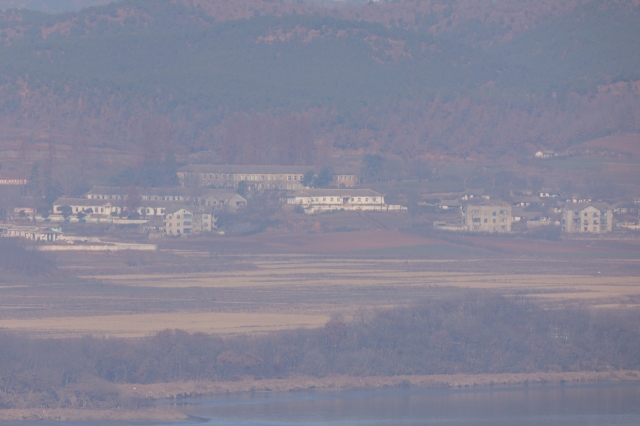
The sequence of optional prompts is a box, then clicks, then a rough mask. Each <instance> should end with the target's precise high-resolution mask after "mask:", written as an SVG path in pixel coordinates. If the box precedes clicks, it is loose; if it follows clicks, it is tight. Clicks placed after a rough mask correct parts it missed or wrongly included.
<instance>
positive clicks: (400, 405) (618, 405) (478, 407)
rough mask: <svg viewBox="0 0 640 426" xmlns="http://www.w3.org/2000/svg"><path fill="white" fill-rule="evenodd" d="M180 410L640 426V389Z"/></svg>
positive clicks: (568, 388) (342, 395)
mask: <svg viewBox="0 0 640 426" xmlns="http://www.w3.org/2000/svg"><path fill="white" fill-rule="evenodd" d="M179 408H180V410H182V411H183V412H185V413H187V414H190V415H192V416H197V417H201V418H203V420H202V423H198V422H195V421H187V422H179V423H170V424H168V425H173V426H186V425H190V426H193V425H195V424H211V425H216V426H291V425H309V426H342V425H345V426H346V425H349V426H350V425H354V426H391V425H405V426H411V425H450V426H471V425H483V426H484V425H486V426H488V425H491V426H507V425H509V426H511V425H519V426H555V425H558V426H559V425H562V426H573V425H575V426H585V425H607V426H623V425H624V426H631V425H633V426H638V425H640V383H631V384H602V383H598V384H589V385H557V386H529V387H527V386H522V387H483V388H472V389H416V388H407V389H383V390H370V391H335V392H326V391H316V392H311V391H309V392H289V393H256V394H251V395H230V396H226V397H219V398H215V399H192V400H186V401H185V403H183V404H180V405H179ZM204 419H206V420H204ZM37 424H38V425H43V424H51V425H62V423H43V422H39V423H37ZM66 424H70V425H75V426H79V425H83V426H84V425H90V426H97V425H102V423H94V422H91V423H86V422H78V423H66ZM121 424H123V423H121ZM128 424H130V425H134V424H137V425H139V424H140V423H127V425H128ZM145 424H147V425H155V424H160V423H145ZM22 425H24V423H23V424H22ZM164 425H167V423H164Z"/></svg>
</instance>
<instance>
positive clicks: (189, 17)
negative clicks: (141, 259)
mask: <svg viewBox="0 0 640 426" xmlns="http://www.w3.org/2000/svg"><path fill="white" fill-rule="evenodd" d="M483 12H484V13H483ZM520 15H523V16H526V18H522V17H521V16H520ZM474 16H476V18H474ZM410 17H413V19H409V18H410ZM516 17H517V18H516ZM638 22H640V6H639V5H638V4H637V2H631V1H619V2H618V1H609V0H594V1H578V0H576V1H570V2H567V3H566V4H565V5H564V6H559V7H556V8H555V9H554V7H553V3H551V2H549V1H547V0H538V1H537V2H535V1H534V2H527V1H520V0H516V1H513V2H489V1H486V2H446V1H444V0H442V1H433V2H427V1H425V2H402V3H398V4H386V5H367V6H363V7H361V8H351V9H341V10H337V9H322V8H320V7H318V6H317V5H314V4H304V3H293V2H272V1H266V0H264V1H262V0H247V1H246V2H235V1H229V0H226V1H225V0H180V1H170V0H136V1H125V2H121V3H117V4H109V5H106V6H100V7H94V8H90V9H85V10H82V11H80V12H78V13H67V14H63V15H56V16H52V15H46V14H43V13H38V12H29V11H20V12H15V11H13V12H8V13H4V14H0V23H1V25H2V29H0V43H2V47H0V76H1V77H0V79H1V80H0V85H1V87H2V88H1V89H0V90H1V91H2V102H1V103H0V119H3V120H4V121H5V122H7V123H9V122H13V123H16V121H15V120H17V119H18V117H20V119H19V120H21V121H20V122H21V123H23V122H25V120H27V121H28V120H31V121H33V122H34V123H35V124H33V126H35V127H37V126H41V125H44V123H45V122H48V123H47V124H46V125H47V126H49V127H51V126H54V127H55V126H60V131H61V132H65V131H67V132H68V131H69V130H68V129H69V128H70V126H72V124H69V121H68V120H67V122H66V123H63V122H62V120H59V117H68V118H73V120H74V122H77V121H78V119H79V118H82V117H85V121H84V122H85V123H88V122H90V121H92V120H93V121H95V120H103V122H101V124H100V125H99V126H98V125H97V124H95V125H93V126H92V130H91V131H92V132H94V133H95V134H94V136H93V139H95V140H104V139H105V138H107V139H116V138H117V139H121V140H130V141H131V142H132V143H136V142H135V140H136V138H138V139H139V136H135V131H134V130H130V131H127V130H126V129H128V128H131V129H133V128H134V127H135V126H138V127H139V126H140V125H138V124H133V123H132V120H133V121H136V120H138V121H140V120H142V121H144V120H147V121H148V120H149V119H150V117H165V118H167V117H168V118H169V119H170V120H172V121H173V123H174V125H175V126H177V127H179V128H180V131H178V132H177V133H178V134H180V135H181V136H180V139H181V141H180V144H181V145H182V146H183V147H184V149H190V150H200V149H211V150H213V151H215V152H216V153H217V155H223V154H222V153H223V152H228V151H229V150H226V149H225V144H228V143H231V142H228V141H230V140H231V139H229V136H228V135H229V130H228V129H229V128H233V127H234V126H235V124H233V123H234V120H236V119H237V116H234V114H235V112H236V111H245V114H250V115H252V116H253V117H257V115H256V114H261V113H263V112H267V113H268V114H270V115H272V116H275V117H278V116H283V115H287V114H294V115H295V114H303V115H304V116H305V117H306V118H305V120H309V123H310V124H309V126H311V127H312V128H313V131H312V132H311V133H310V135H311V136H309V138H311V139H316V140H318V139H323V140H329V141H331V142H330V144H331V146H332V147H333V148H336V149H358V150H372V151H381V152H389V153H395V154H400V153H402V155H421V154H424V153H425V152H426V151H433V150H438V151H441V150H444V151H446V152H449V153H456V154H457V155H469V154H470V153H484V154H486V153H489V152H491V153H492V154H491V155H498V153H500V152H502V153H503V154H504V153H507V152H512V153H513V152H519V151H520V152H522V151H526V150H527V149H530V148H529V147H527V146H530V145H535V144H540V143H545V144H546V145H549V146H556V147H560V146H566V144H568V143H570V142H571V141H575V140H579V139H581V138H585V137H587V136H589V135H593V134H598V135H599V134H606V133H607V132H612V131H616V130H618V129H620V128H624V130H625V131H635V127H634V126H636V127H637V123H636V124H634V121H633V120H632V119H627V118H624V117H623V118H624V119H621V118H616V117H611V118H605V119H602V120H600V121H594V120H588V121H584V119H583V118H581V117H590V116H591V114H595V111H596V110H598V109H600V107H601V106H602V105H604V104H609V103H611V102H613V101H612V98H611V96H610V95H607V94H599V95H598V97H597V98H596V97H595V96H596V94H597V93H598V86H601V85H603V84H610V83H612V82H616V81H633V80H636V79H640V76H638V74H637V73H638V70H640V43H638V42H637V41H638V40H640V25H637V23H638ZM532 96H533V98H532ZM570 96H574V98H575V97H576V96H577V98H575V99H574V100H573V101H572V102H573V103H572V104H567V100H568V99H569V97H570ZM624 96H626V97H625V98H624V102H622V103H620V102H618V103H619V104H620V105H626V106H627V108H629V107H630V108H632V109H633V108H635V105H636V104H637V94H635V92H633V90H631V89H629V93H628V94H626V95H624ZM580 97H582V98H580ZM53 105H57V106H56V107H54V106H53ZM435 105H439V107H438V108H439V109H434V108H435ZM446 111H448V113H445V112H446ZM547 112H550V113H549V114H550V116H548V117H547V116H546V114H547ZM52 114H53V115H52ZM56 114H57V115H56ZM604 114H605V115H606V114H614V110H613V109H611V108H608V110H607V111H606V112H605V113H604ZM131 115H132V117H129V118H127V116H131ZM543 116H545V117H546V118H544V119H543V118H541V117H543ZM55 117H58V118H55ZM107 117H108V118H107ZM233 117H236V118H233ZM560 117H563V120H570V121H571V123H574V124H573V125H569V126H568V127H567V123H566V121H565V124H564V127H563V126H562V125H561V123H560V122H557V120H560ZM12 120H13V121H12ZM105 120H107V121H105ZM109 120H111V121H109ZM296 120H297V119H296ZM541 120H542V121H541ZM544 120H547V121H546V122H545V121H544ZM621 120H622V121H621ZM52 122H56V123H54V124H52ZM58 122H60V124H58ZM514 122H520V123H528V124H524V126H525V127H524V128H517V129H512V130H509V129H511V126H512V125H513V124H512V123H514ZM107 123H111V124H107ZM116 123H117V124H116ZM224 123H227V124H224ZM393 123H395V124H393ZM424 123H429V124H428V127H425V124H424ZM488 123H491V124H488ZM74 125H76V124H74ZM116 125H117V126H119V130H118V131H117V132H116V131H115V130H108V129H109V127H110V126H111V127H114V126H116ZM130 126H133V127H130ZM225 126H227V127H225ZM256 126H257V124H256ZM274 126H275V127H273V128H274V129H275V128H276V127H277V126H276V125H275V124H274ZM65 128H66V129H67V130H64V129H65ZM98 128H101V129H102V130H96V129H98ZM556 128H557V129H558V130H557V131H556V132H554V131H553V130H551V129H556ZM565 128H569V129H570V131H565V130H564V129H565ZM225 129H227V130H225ZM105 132H106V133H105ZM127 132H128V133H127ZM276 133H277V132H276V131H275V130H273V131H272V135H273V136H272V137H271V139H273V140H274V141H277V140H279V139H282V138H281V137H279V136H277V135H276ZM509 135H511V136H509ZM207 139H208V140H209V142H204V141H205V140H207ZM285 139H286V138H285ZM508 139H511V142H510V143H508V142H507V140H508ZM225 141H227V142H225ZM111 143H115V142H111ZM273 143H276V144H277V143H278V142H273ZM307 143H309V144H313V143H315V142H313V141H308V142H307ZM323 143H327V142H323ZM312 148H313V149H314V150H315V149H316V148H315V145H314V146H312ZM310 149H311V148H310ZM234 155H235V154H234ZM302 157H304V158H311V157H308V156H302ZM302 157H299V158H302ZM225 161H242V160H238V159H237V158H236V159H235V160H234V158H225ZM244 161H249V160H244ZM251 161H267V160H264V159H263V160H256V159H253V160H251ZM268 161H276V160H268ZM292 161H293V160H292ZM296 161H297V160H296Z"/></svg>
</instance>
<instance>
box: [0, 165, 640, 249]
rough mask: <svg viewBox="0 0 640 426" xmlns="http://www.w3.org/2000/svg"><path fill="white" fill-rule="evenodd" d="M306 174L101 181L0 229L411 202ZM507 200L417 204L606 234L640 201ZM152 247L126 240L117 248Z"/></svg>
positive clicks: (539, 196) (37, 232) (347, 175)
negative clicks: (254, 207) (277, 200)
mask: <svg viewBox="0 0 640 426" xmlns="http://www.w3.org/2000/svg"><path fill="white" fill-rule="evenodd" d="M308 173H309V171H308V168H306V167H296V166H229V165H224V166H216V165H188V166H185V167H182V168H180V169H179V170H178V173H177V175H178V176H177V177H178V180H179V182H180V185H179V186H175V187H166V188H136V187H134V186H132V187H104V186H96V187H93V188H92V189H91V190H90V191H88V192H87V193H86V194H85V195H84V197H82V198H59V199H57V200H56V201H55V202H54V203H53V208H52V210H51V211H50V212H48V213H46V214H42V213H38V212H36V211H35V209H33V208H29V207H16V208H15V210H14V214H13V216H12V217H9V218H8V220H7V221H6V223H4V224H0V235H2V236H4V237H22V238H26V239H30V240H36V241H44V242H56V241H58V242H61V241H64V242H67V243H72V244H74V243H77V242H83V243H86V244H88V243H96V244H97V243H101V242H100V241H99V239H97V238H94V239H88V238H79V237H72V236H68V235H64V234H63V232H62V228H61V225H63V224H70V223H85V224H113V225H129V226H135V227H143V228H144V229H146V230H148V231H149V238H163V237H185V236H192V235H198V234H208V233H209V234H210V233H223V231H222V230H219V229H218V215H219V214H220V213H221V212H224V213H226V214H234V213H238V212H239V211H242V210H243V209H245V208H246V207H247V203H248V201H247V197H245V196H243V195H246V194H247V193H251V192H253V191H270V190H277V191H280V193H281V194H284V195H283V196H282V197H281V202H282V204H283V205H285V204H286V205H290V206H293V207H294V209H295V211H297V212H299V213H305V214H309V215H312V214H320V213H330V212H338V211H360V212H402V211H406V210H407V207H406V206H402V205H394V204H387V202H386V201H385V194H382V193H379V192H376V191H374V190H372V189H368V188H362V187H361V185H360V180H359V178H358V175H357V173H355V172H352V171H344V170H342V171H338V172H337V173H334V174H333V175H331V180H330V181H329V182H327V184H326V185H325V187H323V188H314V187H311V185H310V184H309V182H308V181H307V180H308V179H309V176H308ZM2 184H4V185H25V184H26V182H25V181H23V180H20V181H18V180H16V181H5V182H3V183H2ZM510 199H511V201H510V202H503V201H499V200H494V199H492V198H491V197H490V196H489V195H485V194H484V193H483V191H482V190H476V191H472V190H470V191H464V192H462V193H443V194H430V198H428V199H425V200H424V201H420V202H418V203H417V205H418V206H419V207H420V206H421V207H424V208H427V209H431V211H434V212H436V213H438V212H439V213H441V214H440V215H438V214H436V216H437V217H438V219H440V220H435V221H434V222H433V227H434V228H435V229H437V230H441V231H452V232H471V233H512V232H522V231H525V232H526V231H530V230H531V229H534V228H537V227H557V229H559V230H561V231H562V232H564V233H566V234H581V233H586V234H602V233H608V232H611V231H613V230H614V213H620V214H626V213H630V210H634V209H635V210H636V211H637V206H636V207H632V208H628V207H626V208H625V207H620V206H610V205H607V204H605V203H601V202H593V201H592V200H590V199H563V198H562V197H561V196H560V194H558V193H556V192H540V193H536V194H534V193H532V192H531V191H524V192H520V191H518V192H517V193H512V194H511V197H510ZM434 200H435V201H434ZM452 213H453V214H452ZM616 228H617V229H629V230H639V229H640V226H639V225H638V222H637V221H619V222H618V223H616ZM96 247H97V246H96ZM114 247H115V246H114ZM119 247H120V246H119ZM154 247H155V246H154V245H144V244H137V245H136V244H129V245H125V246H123V247H120V248H126V249H136V248H137V249H141V250H146V249H153V248H154ZM112 248H113V247H112ZM107 249H108V247H107Z"/></svg>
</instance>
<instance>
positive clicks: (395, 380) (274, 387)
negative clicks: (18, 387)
mask: <svg viewBox="0 0 640 426" xmlns="http://www.w3.org/2000/svg"><path fill="white" fill-rule="evenodd" d="M605 380H606V381H619V382H623V381H640V371H637V370H620V371H607V372H588V371H585V372H568V373H519V374H517V373H503V374H437V375H428V376H368V377H352V376H328V377H309V376H297V377H292V378H286V379H265V380H253V379H250V378H246V379H243V380H239V381H234V382H207V381H201V382H178V383H156V384H150V385H128V386H124V385H123V386H121V387H120V388H121V392H122V393H123V394H124V395H127V396H130V397H135V398H152V399H173V398H175V399H180V398H191V397H200V396H215V395H220V394H229V393H243V392H289V391H301V390H357V389H378V388H386V387H400V386H412V387H470V386H490V385H519V384H544V383H576V382H595V381H605Z"/></svg>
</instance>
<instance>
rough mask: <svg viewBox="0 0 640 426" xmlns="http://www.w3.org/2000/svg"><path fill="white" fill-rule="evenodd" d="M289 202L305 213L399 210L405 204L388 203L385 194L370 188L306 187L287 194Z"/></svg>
mask: <svg viewBox="0 0 640 426" xmlns="http://www.w3.org/2000/svg"><path fill="white" fill-rule="evenodd" d="M287 204H291V205H295V206H300V207H302V208H303V209H304V211H305V213H318V212H326V211H339V210H366V211H399V210H406V209H407V208H406V207H404V206H398V205H387V204H385V201H384V195H382V194H380V193H378V192H375V191H372V190H370V189H306V190H301V191H295V192H292V193H290V194H289V195H287Z"/></svg>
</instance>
